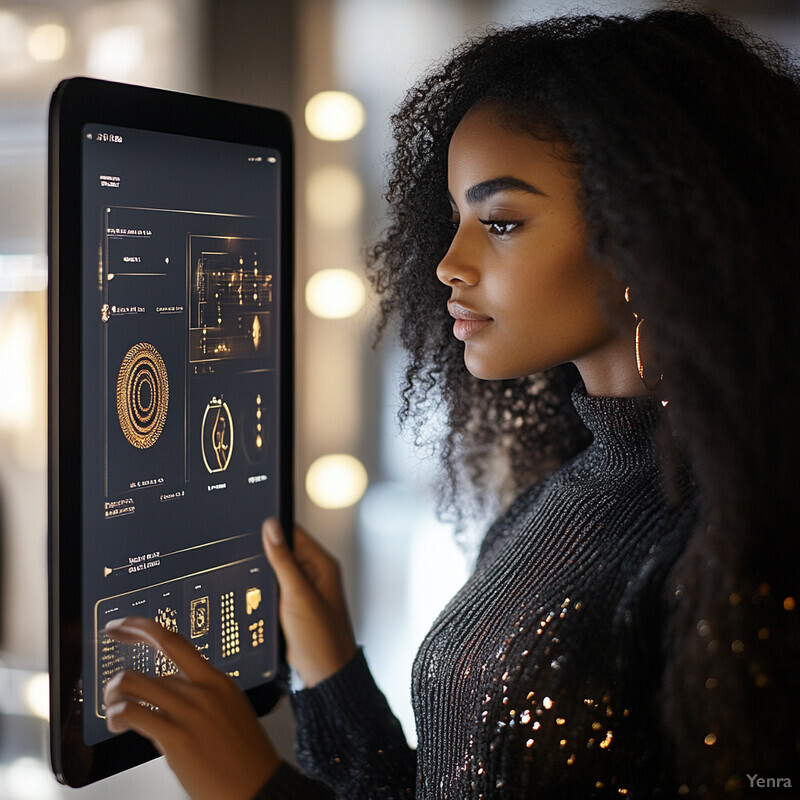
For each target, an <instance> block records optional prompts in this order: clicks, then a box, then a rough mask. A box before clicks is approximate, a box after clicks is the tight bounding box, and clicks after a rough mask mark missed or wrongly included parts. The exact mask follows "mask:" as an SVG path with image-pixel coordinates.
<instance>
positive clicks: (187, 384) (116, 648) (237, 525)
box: [61, 125, 281, 744]
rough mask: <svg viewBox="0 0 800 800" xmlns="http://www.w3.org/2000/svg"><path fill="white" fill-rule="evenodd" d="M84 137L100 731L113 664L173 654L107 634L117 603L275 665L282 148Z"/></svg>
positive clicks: (91, 680) (246, 676) (162, 137)
mask: <svg viewBox="0 0 800 800" xmlns="http://www.w3.org/2000/svg"><path fill="white" fill-rule="evenodd" d="M83 137H84V139H83V165H84V169H83V220H84V222H83V225H84V229H83V268H84V270H85V273H84V276H83V282H84V287H85V289H84V295H83V309H82V317H83V318H82V322H81V324H82V326H83V342H84V345H83V353H82V357H83V358H82V371H83V381H82V385H83V409H84V411H83V425H82V430H83V442H82V445H83V447H82V451H83V459H82V469H83V487H84V489H83V553H82V559H83V562H82V563H83V587H84V592H83V629H84V656H83V672H84V692H83V696H84V706H83V707H84V735H85V740H86V742H87V744H96V743H98V742H99V741H102V740H103V739H106V738H109V734H108V732H107V730H106V726H105V707H104V704H103V688H104V686H105V684H106V683H107V682H108V680H110V678H111V677H113V675H114V674H115V673H116V672H118V671H119V670H120V669H125V668H133V669H137V670H140V671H141V672H144V673H146V674H149V675H155V676H158V675H168V674H170V673H171V672H173V671H175V666H174V664H172V662H171V661H170V660H169V659H168V658H167V657H166V656H165V655H164V654H163V653H161V652H157V651H153V650H152V649H151V648H149V647H145V646H129V645H122V644H119V643H118V642H115V641H114V640H112V639H110V638H109V637H106V636H104V635H103V634H102V629H103V627H104V625H105V624H106V622H108V621H110V620H112V619H117V618H120V617H124V616H127V615H130V614H136V615H141V616H146V617H150V618H151V619H155V620H156V621H158V622H159V623H161V624H162V625H164V626H165V627H166V628H169V629H170V630H174V631H177V632H179V633H181V634H182V635H183V636H185V637H186V638H187V639H188V640H189V641H191V642H192V643H193V644H194V645H195V647H196V648H197V649H198V651H199V652H200V653H201V654H202V655H203V656H204V657H205V658H207V659H208V660H209V661H210V662H211V663H212V664H213V665H214V666H216V667H217V668H219V669H221V670H223V671H224V672H226V673H228V674H229V675H232V676H234V677H235V678H236V679H237V680H238V681H239V683H240V685H241V686H242V687H243V688H249V687H252V686H255V685H257V684H261V683H264V681H266V680H269V679H270V678H271V677H273V675H274V673H275V670H276V669H277V655H276V653H277V631H276V628H275V619H276V614H275V602H276V586H275V580H274V576H273V574H272V571H271V570H270V568H269V566H268V564H267V562H266V560H265V558H264V556H263V552H262V550H261V545H260V537H259V536H258V532H259V530H260V525H261V521H262V520H263V519H264V517H265V516H267V515H270V514H275V513H277V497H278V489H279V475H278V457H277V453H278V447H279V430H280V427H279V420H278V418H277V410H278V402H277V397H278V386H277V370H278V366H279V365H278V352H279V348H278V341H277V337H278V331H279V325H278V322H279V321H278V296H279V293H280V291H281V276H280V275H279V274H277V270H278V264H279V241H278V231H279V172H280V169H281V164H280V156H279V153H278V152H277V151H274V150H270V149H268V148H254V147H250V146H247V145H242V144H230V143H222V142H214V141H209V140H204V139H199V138H192V137H185V136H175V135H168V134H160V133H154V132H149V131H140V130H133V129H129V128H113V129H112V128H109V127H107V126H102V125H87V126H86V127H85V128H84V130H83ZM67 279H68V276H62V278H61V280H67ZM76 468H81V467H79V465H76Z"/></svg>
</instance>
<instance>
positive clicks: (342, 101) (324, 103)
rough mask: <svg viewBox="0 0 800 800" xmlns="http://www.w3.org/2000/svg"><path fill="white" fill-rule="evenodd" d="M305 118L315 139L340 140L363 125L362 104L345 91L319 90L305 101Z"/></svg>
mask: <svg viewBox="0 0 800 800" xmlns="http://www.w3.org/2000/svg"><path fill="white" fill-rule="evenodd" d="M305 119H306V127H307V128H308V130H309V131H310V132H311V134H312V135H313V136H316V137H317V139H323V140H324V141H328V142H342V141H345V140H347V139H352V138H353V137H354V136H355V135H356V134H357V133H358V132H359V131H360V130H361V129H362V128H363V127H364V106H362V105H361V102H360V101H359V100H358V98H356V97H353V95H351V94H348V93H347V92H319V94H315V95H314V96H313V97H312V98H311V99H310V100H309V101H308V102H307V103H306V112H305Z"/></svg>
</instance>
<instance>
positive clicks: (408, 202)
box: [369, 7, 800, 775]
mask: <svg viewBox="0 0 800 800" xmlns="http://www.w3.org/2000/svg"><path fill="white" fill-rule="evenodd" d="M799 86H800V78H799V76H798V70H797V68H796V67H795V66H794V65H793V63H792V60H791V58H790V56H789V55H788V54H787V52H786V51H784V50H783V49H782V48H780V47H779V46H778V45H776V44H775V43H773V42H771V41H768V40H765V39H763V38H759V37H758V36H756V35H754V34H752V33H750V32H748V31H747V30H746V29H745V28H744V27H743V26H741V25H740V24H739V23H737V22H735V21H733V20H729V19H725V18H721V17H712V16H710V15H707V14H704V13H700V12H697V11H693V10H691V9H685V8H679V7H669V8H662V9H660V10H656V11H652V12H650V13H647V14H644V15H642V16H639V17H630V16H595V15H589V16H574V17H564V18H558V19H552V20H549V21H545V22H539V23H535V24H530V25H524V26H521V27H515V28H510V29H492V30H490V31H489V32H488V33H486V34H485V35H482V36H481V37H480V38H478V39H475V40H473V41H468V42H466V43H465V44H464V45H462V46H461V47H459V48H458V49H457V50H456V51H455V52H454V53H453V54H452V55H451V57H450V58H448V59H447V60H446V61H443V62H441V63H440V64H438V65H436V66H435V67H434V69H433V70H432V71H431V72H430V73H429V74H428V75H427V76H426V77H425V78H424V79H423V80H422V81H421V82H420V83H419V85H417V86H416V87H415V88H413V89H412V90H411V91H410V93H409V94H408V96H407V97H406V99H405V101H404V103H403V104H402V106H401V108H400V109H399V111H398V112H397V113H396V114H395V115H394V117H393V126H394V136H395V141H396V149H395V151H394V154H393V156H392V161H391V167H392V172H391V177H390V181H389V185H388V191H387V199H388V202H389V209H390V216H389V226H388V228H387V229H386V231H385V233H384V234H383V235H382V237H381V239H380V241H378V242H377V243H376V244H375V245H374V247H373V248H372V250H371V251H370V259H369V261H370V275H371V280H372V282H373V285H374V287H375V289H376V291H377V293H378V295H379V297H380V312H381V314H380V322H379V335H380V332H382V331H383V330H384V329H385V327H386V326H387V325H389V324H396V325H397V328H398V332H399V336H400V339H401V341H402V344H403V345H404V347H405V349H406V350H407V351H408V355H409V361H408V366H407V374H406V379H407V382H406V387H405V390H404V407H403V409H402V412H401V416H402V417H403V418H404V419H406V420H409V419H412V420H414V424H415V425H416V426H417V428H416V430H417V433H418V434H420V432H421V431H422V426H423V425H424V424H425V419H426V418H427V417H428V416H429V414H430V412H431V411H433V410H435V409H436V408H437V407H438V408H439V409H443V410H444V411H445V412H446V416H447V420H448V423H449V427H448V430H447V433H446V435H445V436H444V440H443V442H442V447H441V451H440V452H441V457H442V462H443V465H444V470H443V472H442V474H443V475H444V477H445V480H444V483H443V488H442V495H441V496H442V498H443V500H442V508H443V509H444V511H447V510H448V509H449V510H450V511H453V510H454V509H457V508H458V509H464V508H470V510H474V505H473V506H468V505H467V504H465V501H464V498H465V497H472V498H477V504H478V506H481V505H485V504H486V502H487V500H489V499H491V498H492V497H494V496H496V495H497V490H498V486H497V485H496V481H494V477H493V476H495V475H496V474H497V464H498V460H499V459H503V458H504V459H507V467H508V469H507V470H506V471H505V473H504V474H505V484H504V486H505V488H506V489H507V488H508V487H509V486H510V488H511V494H513V493H515V492H517V491H519V490H520V489H521V488H523V487H525V486H527V485H529V484H530V483H531V482H532V481H535V480H537V479H539V478H541V477H543V476H544V475H546V474H548V473H550V472H552V471H553V470H555V469H557V468H558V467H559V466H560V465H561V464H562V463H564V461H565V460H566V459H568V458H569V457H570V456H571V455H573V454H574V453H575V452H577V451H578V450H580V449H581V448H582V447H583V446H584V445H585V444H586V442H587V440H588V439H587V437H588V434H587V431H586V430H585V429H584V427H583V425H582V423H581V422H580V420H579V419H578V418H577V416H576V414H575V412H574V409H573V407H572V404H571V402H570V399H569V396H570V393H571V390H572V389H573V387H574V385H575V384H576V382H577V380H578V377H579V376H578V374H577V372H576V370H575V368H574V367H573V366H572V365H571V364H567V365H560V366H556V367H554V368H552V369H550V370H547V371H546V372H544V373H541V374H537V375H532V376H529V377H524V378H520V379H516V380H510V381H482V380H478V379H476V378H474V377H472V376H471V375H470V374H469V373H468V372H467V370H466V368H465V366H464V361H463V352H462V347H463V346H462V345H461V344H460V343H459V342H458V341H456V340H455V339H454V337H453V336H452V332H451V325H452V320H451V319H450V318H449V316H448V312H447V308H446V301H447V298H448V296H449V289H448V288H447V287H446V286H444V285H442V284H440V283H439V281H438V280H437V278H436V275H435V269H436V266H437V264H438V263H439V261H440V260H441V259H442V257H443V256H444V254H445V253H446V252H447V250H448V247H449V245H450V242H451V240H452V237H453V229H452V225H451V223H450V214H451V211H450V204H449V201H448V195H447V151H448V146H449V141H450V138H451V136H452V134H453V131H454V130H455V128H456V126H457V125H458V124H459V122H460V121H461V119H462V118H463V117H464V115H465V114H466V113H467V112H468V111H469V110H470V109H472V108H473V107H475V106H477V105H481V104H491V105H492V106H493V107H496V108H497V109H498V111H499V113H500V114H501V116H502V119H503V120H504V121H505V122H507V123H508V124H510V125H513V126H516V127H517V128H519V129H521V130H524V131H526V132H528V133H530V135H532V136H534V137H536V138H538V139H541V140H545V141H550V142H555V143H560V144H561V145H563V147H562V148H561V149H562V150H563V152H564V153H565V155H564V157H565V159H566V160H568V161H569V162H571V163H572V164H573V165H574V169H575V170H576V172H577V175H578V178H579V180H580V186H581V197H580V203H581V207H582V211H583V213H584V216H585V219H586V222H587V229H588V250H589V255H590V256H591V257H592V258H593V259H594V260H595V261H596V262H597V263H598V264H600V265H601V267H602V268H603V269H605V270H607V271H608V273H609V275H613V277H614V278H616V279H617V280H618V281H621V282H622V284H623V285H626V286H630V287H631V290H632V293H633V296H634V298H635V305H636V309H637V312H638V313H639V314H641V315H642V316H643V317H644V318H645V319H646V335H647V338H648V343H650V344H651V345H652V351H653V356H652V359H653V361H654V363H655V364H657V365H658V369H659V370H660V371H662V372H663V373H664V374H665V376H667V379H665V386H666V385H668V386H669V400H670V419H671V423H672V426H673V428H674V430H675V432H676V435H677V437H679V439H680V441H681V442H682V443H683V446H684V447H685V449H686V452H687V454H688V458H689V460H690V463H691V465H692V468H693V470H694V473H695V475H696V480H697V484H698V487H699V496H700V522H699V524H698V527H697V529H696V531H695V532H694V534H693V536H692V538H691V541H690V544H689V546H688V549H687V551H686V553H685V554H684V555H683V557H682V558H681V560H680V561H679V563H678V564H677V565H676V567H675V570H674V571H673V575H672V581H673V587H674V589H675V592H674V594H675V596H677V597H678V598H680V602H678V601H676V606H677V607H676V609H675V612H674V614H673V620H672V626H673V634H674V641H675V642H676V644H675V645H674V652H673V655H672V658H673V661H672V667H671V669H670V670H668V674H667V676H666V677H665V704H666V708H667V717H668V719H671V721H672V725H673V733H674V734H675V737H676V739H680V737H681V736H686V737H689V736H692V737H694V736H696V734H697V733H698V732H699V731H702V728H703V725H707V724H710V723H709V720H710V719H713V720H716V721H718V722H719V721H721V722H720V724H722V725H723V726H725V725H726V724H730V725H731V726H733V725H736V724H739V725H741V720H736V719H734V718H733V717H734V716H735V714H739V713H742V708H743V707H744V705H746V703H747V702H749V701H748V700H747V698H748V697H750V695H749V694H748V692H749V688H748V687H749V686H750V685H751V684H752V675H750V677H749V678H748V677H747V676H746V675H744V673H743V670H745V672H746V671H747V670H746V669H745V667H743V666H742V664H743V662H742V659H741V658H737V657H736V656H735V655H733V656H732V655H731V654H730V653H727V654H724V653H723V654H719V653H718V654H716V656H714V658H712V654H710V653H709V652H707V648H706V642H704V641H699V640H698V637H697V635H696V632H694V628H695V627H696V625H697V622H698V619H701V618H702V619H706V620H708V621H709V624H711V625H712V627H713V626H717V627H716V628H715V631H716V632H717V633H718V634H719V636H718V639H721V640H722V641H723V642H724V641H727V640H730V641H731V642H735V641H740V639H739V637H740V636H741V637H746V636H749V635H750V634H748V633H747V631H748V630H750V627H751V626H752V624H754V619H755V615H757V613H760V612H759V610H758V609H759V608H760V606H759V604H761V605H764V604H769V603H771V602H778V599H779V598H784V597H786V596H790V595H791V596H794V595H795V594H796V579H797V576H796V570H797V560H796V553H797V544H796V538H797V533H796V526H797V523H798V520H800V516H799V515H798V501H797V497H798V495H799V494H800V491H798V488H797V478H798V469H797V460H798V449H797V432H796V431H797V427H798V422H797V401H796V395H795V393H794V391H793V388H792V384H793V381H791V378H790V376H791V375H792V373H793V372H794V370H795V368H796V364H797V357H798V353H799V352H800V348H798V338H799V333H798V325H797V319H798V314H797V312H798V298H800V285H798V281H799V276H800V224H798V223H799V221H800V89H799V88H798V87H799ZM463 465H466V468H464V466H463ZM493 481H494V482H493ZM465 489H469V491H464V490H465ZM736 598H740V599H742V598H744V599H742V600H741V602H739V601H738V600H736ZM751 599H752V602H750V600H751ZM706 630H707V628H706ZM794 630H795V631H796V626H795V628H794ZM693 632H694V635H692V634H693ZM793 635H794V634H793ZM787 636H788V633H787ZM724 637H727V639H725V638H724ZM792 646H793V647H797V642H796V641H794V643H793V645H792ZM747 647H748V648H750V642H749V639H748V640H747ZM754 648H755V646H754ZM765 648H766V650H765ZM722 649H724V646H723V648H722ZM739 652H741V651H739ZM794 652H795V654H796V653H797V650H795V651H794ZM759 653H760V655H759V658H761V659H762V661H764V662H765V663H766V662H767V661H769V662H770V664H771V669H772V670H773V673H774V674H775V675H776V676H778V677H777V678H776V681H775V683H776V685H781V680H780V676H781V675H783V677H784V678H785V680H784V681H783V684H782V685H783V686H788V685H791V686H793V687H794V690H795V697H794V702H790V701H787V700H785V699H781V698H780V697H778V696H770V695H769V692H770V691H771V690H770V689H769V687H766V688H765V689H764V692H762V694H761V695H759V697H760V702H762V703H764V702H766V703H767V704H768V705H769V713H770V715H772V716H771V717H770V720H771V722H774V723H775V724H776V725H777V726H778V727H780V726H781V725H782V726H783V727H782V729H783V730H787V729H788V728H789V727H790V726H791V725H792V724H796V723H793V721H792V720H791V719H790V718H789V715H790V714H793V713H794V711H795V710H796V708H795V707H796V706H797V697H796V687H797V681H796V678H794V677H793V676H790V675H789V670H790V666H789V661H788V659H787V658H784V657H783V656H781V655H780V654H776V653H774V652H771V651H769V648H767V647H766V645H764V646H763V647H762V648H761V650H760V651H759ZM714 659H715V660H714ZM726 659H727V660H726ZM770 659H772V660H771V661H770ZM712 661H713V669H715V670H716V673H715V674H717V675H718V677H719V683H720V686H722V685H723V683H724V682H725V681H727V686H728V688H727V689H726V692H727V693H726V694H725V695H724V696H719V697H718V699H716V700H715V699H714V698H711V700H709V698H708V697H707V694H708V693H706V694H703V691H702V687H703V685H704V683H705V681H706V679H707V677H708V674H709V673H708V672H707V670H708V669H711V668H712V666H711V664H712ZM753 663H754V662H752V661H751V662H750V666H749V670H750V672H751V673H752V672H753V670H754V669H755V670H756V672H758V674H762V672H759V670H761V669H766V667H765V665H764V664H760V665H758V664H757V665H756V666H755V667H753V666H752V665H753ZM775 691H777V690H775ZM687 692H688V695H689V696H690V697H695V698H698V699H699V698H701V697H702V702H703V703H706V704H707V703H709V702H710V703H711V706H712V707H713V708H711V707H710V708H711V710H709V712H708V714H707V715H706V716H705V717H704V716H703V715H699V716H697V717H692V718H691V719H687V717H686V715H685V714H683V713H681V710H680V706H681V704H682V701H681V698H682V697H683V696H684V695H685V694H686V693H687ZM737 692H738V693H739V694H738V695H737ZM715 703H716V705H714V704H715ZM726 703H727V707H726ZM781 704H783V707H784V708H786V709H788V710H785V711H782V710H781ZM748 710H749V711H752V710H753V709H750V708H749V707H748ZM765 713H766V712H764V711H763V710H762V711H761V712H760V715H761V718H762V719H764V718H765V717H764V714H765ZM690 728H691V730H690ZM694 728H697V730H694ZM795 730H796V729H795ZM748 736H749V734H747V733H746V732H745V733H742V734H741V735H740V736H739V739H738V744H736V745H735V746H731V747H729V748H728V749H727V750H725V751H724V756H723V755H720V756H718V757H717V758H718V761H717V762H716V766H714V769H715V770H718V771H719V774H720V775H721V774H722V773H723V772H724V771H725V770H731V769H732V767H734V766H735V767H736V768H738V769H739V771H741V768H742V767H744V766H747V765H748V764H756V763H758V764H759V765H763V766H762V769H766V768H768V766H769V765H780V764H781V763H787V762H785V761H784V762H782V761H781V759H782V758H785V757H786V756H787V753H786V752H785V751H780V752H778V751H775V752H766V750H768V749H769V748H766V747H765V748H764V752H762V751H759V752H758V756H759V758H760V760H759V761H758V762H756V761H752V760H751V761H748V760H747V759H746V755H747V754H749V756H748V757H750V756H752V753H753V751H752V748H751V749H748V747H750V745H753V742H752V741H751V740H750V739H748ZM701 738H702V737H701ZM695 741H696V739H695ZM770 746H771V745H770ZM707 749H709V750H711V749H712V748H707ZM716 752H718V753H722V752H723V750H722V749H720V748H718V749H717V751H716ZM691 757H692V756H689V758H691ZM737 759H745V760H739V761H738V762H737ZM726 774H730V772H728V773H726Z"/></svg>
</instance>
